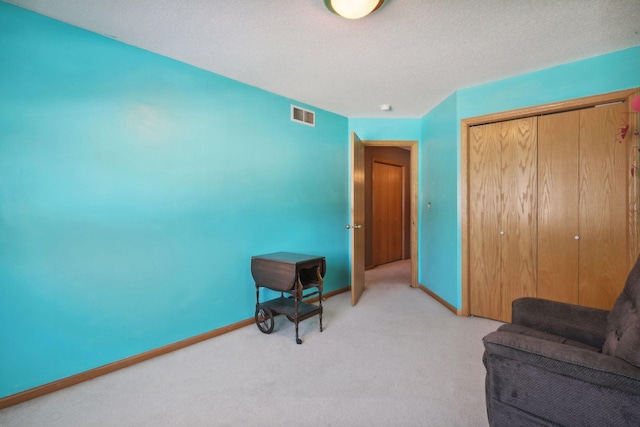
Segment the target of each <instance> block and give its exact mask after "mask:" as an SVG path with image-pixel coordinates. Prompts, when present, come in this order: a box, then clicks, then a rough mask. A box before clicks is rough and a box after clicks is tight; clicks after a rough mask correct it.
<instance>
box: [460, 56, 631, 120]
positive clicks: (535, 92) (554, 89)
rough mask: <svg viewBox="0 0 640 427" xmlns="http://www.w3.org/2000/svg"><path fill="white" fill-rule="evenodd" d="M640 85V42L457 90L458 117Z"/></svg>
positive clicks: (462, 117)
mask: <svg viewBox="0 0 640 427" xmlns="http://www.w3.org/2000/svg"><path fill="white" fill-rule="evenodd" d="M638 85H640V46H636V47H633V48H630V49H625V50H621V51H617V52H612V53H608V54H606V55H600V56H596V57H594V58H589V59H585V60H582V61H576V62H571V63H568V64H563V65H559V66H557V67H553V68H547V69H544V70H540V71H536V72H533V73H528V74H523V75H520V76H516V77H512V78H509V79H504V80H499V81H496V82H491V83H487V84H484V85H480V86H474V87H471V88H466V89H460V90H458V118H459V119H464V118H468V117H474V116H481V115H485V114H491V113H496V112H500V111H508V110H513V109H517V108H525V107H530V106H534V105H541V104H548V103H551V102H557V101H564V100H567V99H574V98H582V97H585V96H591V95H598V94H601V93H607V92H614V91H617V90H623V89H629V88H633V87H637V86H638Z"/></svg>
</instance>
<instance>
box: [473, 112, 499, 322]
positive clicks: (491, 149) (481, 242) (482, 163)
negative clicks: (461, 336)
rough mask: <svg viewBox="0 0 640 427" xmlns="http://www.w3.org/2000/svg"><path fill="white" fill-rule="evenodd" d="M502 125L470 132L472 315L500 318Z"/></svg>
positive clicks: (492, 125)
mask: <svg viewBox="0 0 640 427" xmlns="http://www.w3.org/2000/svg"><path fill="white" fill-rule="evenodd" d="M501 129H502V125H501V124H500V123H493V124H488V125H481V126H474V127H471V128H470V129H469V279H470V283H471V286H470V288H469V291H470V294H469V298H470V308H471V314H473V315H476V316H481V317H487V318H491V319H498V318H500V314H501V304H502V294H501V292H502V290H501V285H500V283H501V282H500V212H501V209H500V194H501V185H502V184H501V181H502V178H501V174H502V172H501V159H500V157H501V156H500V134H501Z"/></svg>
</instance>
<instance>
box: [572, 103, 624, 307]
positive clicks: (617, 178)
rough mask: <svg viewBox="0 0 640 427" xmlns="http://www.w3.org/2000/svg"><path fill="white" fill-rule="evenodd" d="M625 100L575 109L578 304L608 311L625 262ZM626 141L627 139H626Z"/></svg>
mask: <svg viewBox="0 0 640 427" xmlns="http://www.w3.org/2000/svg"><path fill="white" fill-rule="evenodd" d="M624 120H628V114H626V106H625V104H616V105H609V106H604V107H599V108H590V109H586V110H581V111H580V209H579V212H580V278H579V303H580V304H581V305H585V306H589V307H597V308H603V309H607V310H610V309H611V308H612V306H613V303H614V302H615V299H616V298H617V297H618V295H619V293H620V291H621V290H622V287H623V285H624V282H625V279H626V276H627V274H628V273H629V269H630V265H629V262H628V259H629V258H628V254H627V251H628V242H627V237H628V234H627V221H628V219H627V215H628V201H627V198H628V193H627V182H628V178H627V174H629V173H630V172H629V169H628V161H627V147H626V144H625V142H623V143H619V142H618V141H617V136H618V134H619V129H620V124H621V123H622V122H623V121H624ZM629 139H630V138H629Z"/></svg>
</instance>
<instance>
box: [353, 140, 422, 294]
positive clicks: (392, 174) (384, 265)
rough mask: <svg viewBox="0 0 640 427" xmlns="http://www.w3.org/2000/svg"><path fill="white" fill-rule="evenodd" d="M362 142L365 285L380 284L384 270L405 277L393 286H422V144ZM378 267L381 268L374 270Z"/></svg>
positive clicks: (414, 142) (401, 277)
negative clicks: (420, 271)
mask: <svg viewBox="0 0 640 427" xmlns="http://www.w3.org/2000/svg"><path fill="white" fill-rule="evenodd" d="M363 143H364V146H365V159H366V162H365V164H366V166H365V168H366V169H368V170H367V171H366V172H365V191H366V193H367V197H366V199H367V202H366V204H368V207H367V209H365V212H366V213H365V220H364V224H365V227H364V230H365V236H366V237H365V240H366V243H365V247H366V250H365V253H366V259H365V265H366V269H367V271H366V273H365V283H369V282H371V280H376V279H375V277H377V276H378V275H379V274H378V273H379V272H380V270H382V269H384V270H385V271H387V272H393V274H397V275H398V277H397V278H396V279H402V280H400V281H398V280H395V281H394V283H399V282H402V283H406V284H407V285H410V286H412V287H418V262H417V260H418V244H417V241H418V233H417V230H418V196H417V194H418V190H417V188H418V143H417V141H371V140H369V141H367V140H365V141H363ZM376 172H377V173H376ZM374 180H375V181H376V184H378V187H377V188H376V187H375V184H374ZM374 205H375V207H374ZM376 229H377V230H378V231H377V233H376V232H375V230H376ZM376 266H379V267H378V268H376V269H375V270H376V271H375V272H374V270H372V269H373V268H375V267H376Z"/></svg>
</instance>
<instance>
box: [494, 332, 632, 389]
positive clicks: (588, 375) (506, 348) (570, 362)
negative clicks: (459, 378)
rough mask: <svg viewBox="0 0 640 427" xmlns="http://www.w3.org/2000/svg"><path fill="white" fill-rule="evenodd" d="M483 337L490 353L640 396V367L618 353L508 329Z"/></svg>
mask: <svg viewBox="0 0 640 427" xmlns="http://www.w3.org/2000/svg"><path fill="white" fill-rule="evenodd" d="M482 341H483V342H484V346H485V350H486V351H487V353H491V354H496V355H499V356H502V357H506V358H509V359H513V360H518V361H519V362H520V363H526V364H529V365H535V366H539V367H542V368H544V369H545V370H548V371H551V372H556V373H558V374H561V375H569V376H572V377H574V378H576V379H579V380H582V381H586V382H590V383H595V384H599V385H601V386H603V387H611V388H618V387H619V389H620V390H621V391H624V392H627V393H633V394H637V395H639V396H640V369H639V368H636V367H635V366H633V365H631V364H629V363H627V362H625V361H624V360H622V359H618V358H617V357H613V356H608V355H606V354H602V353H599V352H595V351H591V350H586V349H583V348H579V347H574V346H570V345H564V344H561V343H558V342H554V341H547V340H544V339H540V338H536V337H530V336H526V335H522V334H514V333H511V332H504V331H496V332H492V333H490V334H489V335H487V336H486V337H484V338H483V339H482Z"/></svg>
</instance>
